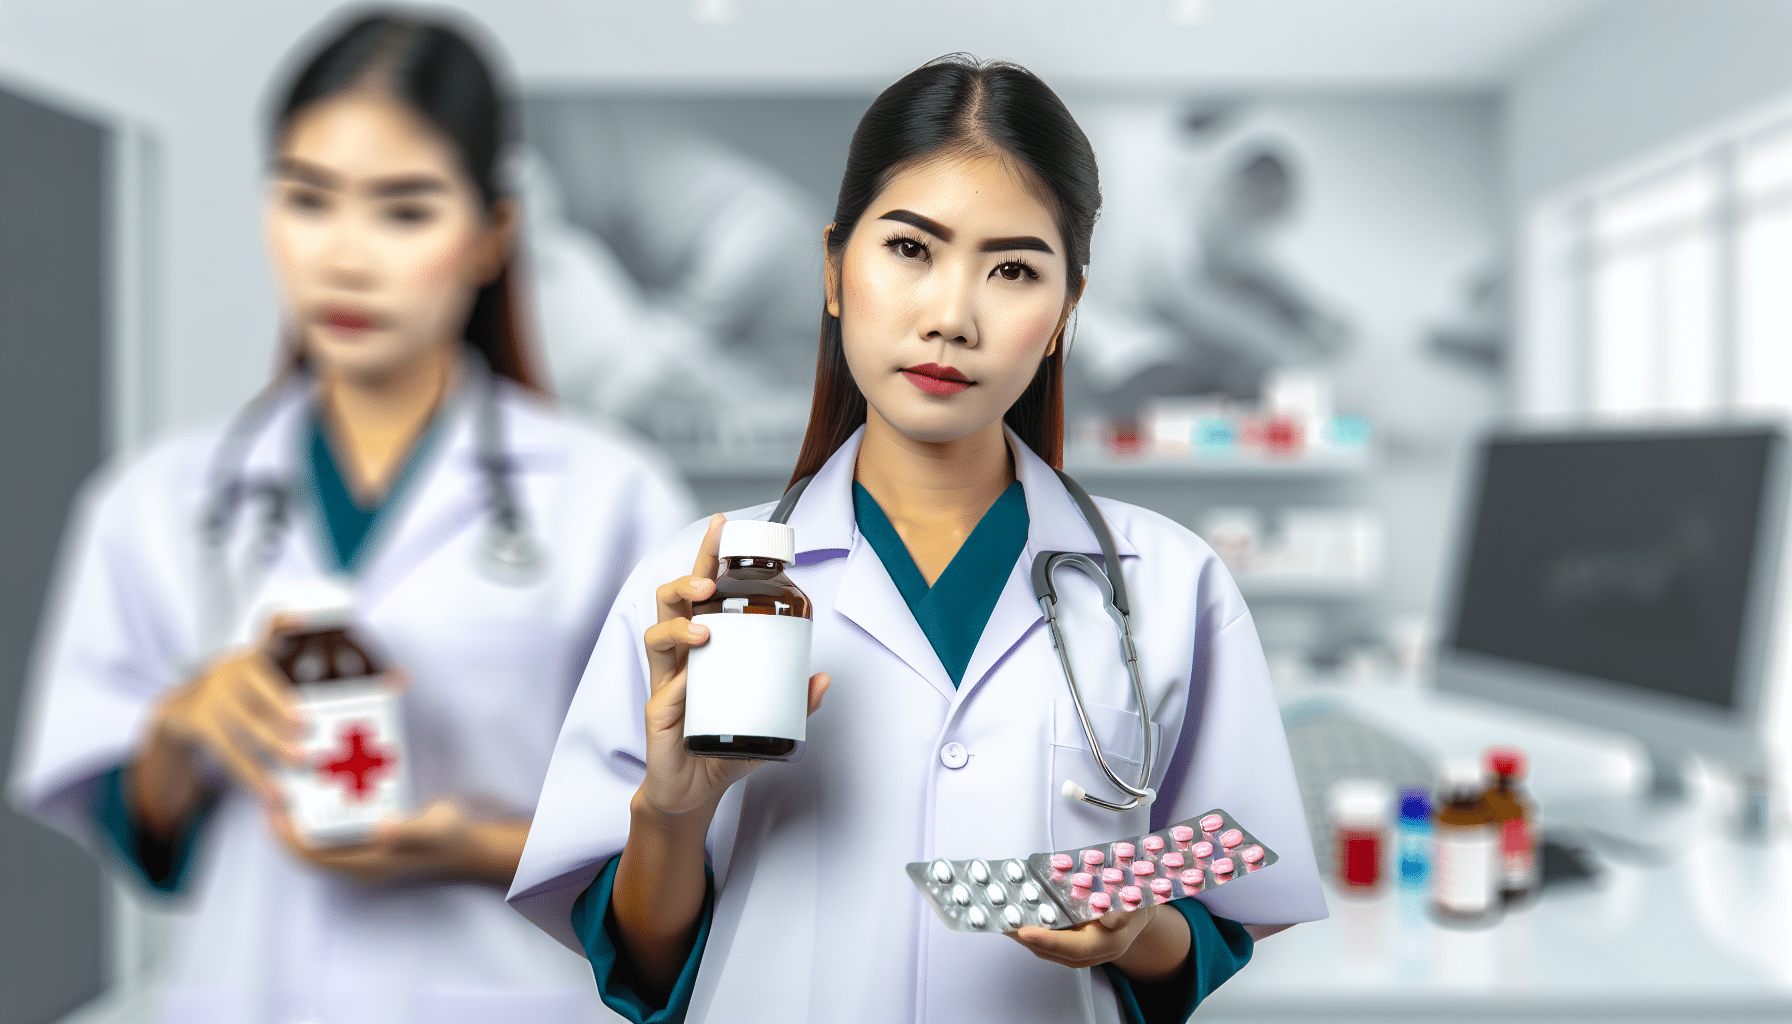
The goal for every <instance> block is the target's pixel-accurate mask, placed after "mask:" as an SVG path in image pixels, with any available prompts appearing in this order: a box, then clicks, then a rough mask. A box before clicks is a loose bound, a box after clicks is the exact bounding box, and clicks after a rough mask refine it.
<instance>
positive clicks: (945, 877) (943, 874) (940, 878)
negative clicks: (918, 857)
mask: <svg viewBox="0 0 1792 1024" xmlns="http://www.w3.org/2000/svg"><path fill="white" fill-rule="evenodd" d="M930 873H931V874H932V875H933V880H934V881H936V882H938V883H940V884H941V885H945V884H947V883H949V882H951V881H952V865H950V864H948V863H946V862H945V861H943V860H936V861H934V862H933V867H932V869H931V871H930Z"/></svg>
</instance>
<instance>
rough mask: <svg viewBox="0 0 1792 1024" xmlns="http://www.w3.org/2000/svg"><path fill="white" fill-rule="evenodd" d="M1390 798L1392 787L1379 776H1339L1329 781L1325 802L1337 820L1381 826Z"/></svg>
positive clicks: (1351, 823)
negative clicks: (1335, 779)
mask: <svg viewBox="0 0 1792 1024" xmlns="http://www.w3.org/2000/svg"><path fill="white" fill-rule="evenodd" d="M1393 800H1394V790H1393V787H1391V786H1389V785H1388V784H1387V783H1385V782H1382V781H1380V780H1379V779H1339V780H1338V781H1337V782H1334V783H1332V785H1331V789H1330V790H1329V791H1328V792H1327V801H1326V802H1327V803H1328V804H1329V805H1330V808H1329V809H1330V811H1331V817H1332V821H1333V822H1334V823H1336V824H1339V825H1350V826H1355V827H1358V828H1380V827H1383V826H1385V825H1387V823H1388V819H1389V816H1390V815H1389V808H1390V805H1391V804H1392V803H1393Z"/></svg>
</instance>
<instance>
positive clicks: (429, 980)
mask: <svg viewBox="0 0 1792 1024" xmlns="http://www.w3.org/2000/svg"><path fill="white" fill-rule="evenodd" d="M304 394H305V389H304V388H302V387H292V388H289V389H288V392H287V393H286V394H285V395H284V396H283V397H282V398H281V400H280V404H279V406H278V409H277V411H276V412H275V413H274V415H273V418H272V419H271V420H269V421H268V424H267V425H266V426H265V427H264V428H263V429H262V430H261V431H260V433H259V434H258V435H257V437H256V439H255V441H254V443H253V444H252V446H251V447H250V448H249V450H248V453H247V456H246V458H245V459H244V461H243V463H242V465H243V474H244V479H246V480H248V481H250V482H255V481H260V480H269V481H278V482H282V483H286V482H290V481H292V480H294V479H295V460H296V459H299V458H302V454H301V453H302V451H303V448H302V446H301V440H302V438H303V437H304V436H305V422H306V419H305V410H306V400H305V398H304ZM451 402H452V404H451V405H450V406H449V407H447V408H446V409H445V410H444V413H443V414H444V415H445V416H447V417H449V419H448V421H447V422H444V423H443V424H441V425H440V427H441V430H440V433H438V435H437V436H436V439H435V443H434V446H433V449H432V450H431V451H430V453H429V454H428V455H427V456H426V458H427V462H426V463H425V464H424V465H423V466H421V467H419V469H420V471H419V472H418V473H417V475H416V476H415V477H414V478H413V479H412V481H411V483H410V487H409V491H408V493H407V494H406V495H405V496H404V498H403V504H402V505H401V506H400V508H399V509H398V510H397V512H398V515H397V516H396V517H395V518H394V520H393V521H392V522H390V523H385V524H382V525H380V526H376V529H380V530H383V531H384V532H383V533H382V534H381V535H379V536H376V537H373V538H370V539H369V543H370V544H374V545H377V547H376V550H375V551H374V552H373V555H372V558H371V559H370V560H369V561H368V563H367V565H366V568H365V569H364V570H363V571H362V573H361V574H360V576H359V578H358V580H357V583H356V588H357V596H358V602H359V607H360V610H361V614H362V617H363V619H364V621H365V623H366V626H367V627H368V629H369V630H370V631H371V632H372V634H373V635H374V637H375V638H376V639H377V641H378V642H379V643H380V645H381V646H382V647H383V648H384V649H385V650H386V651H387V652H388V653H389V654H390V656H391V658H392V661H393V662H394V663H395V664H397V665H399V666H402V667H403V668H404V669H406V670H407V671H408V672H409V675H410V687H409V689H408V691H407V692H406V693H405V695H404V697H403V698H402V700H403V715H404V728H405V730H406V733H407V738H408V742H409V747H410V755H411V762H410V772H411V782H412V786H413V792H414V794H415V798H416V801H417V803H418V805H419V806H421V805H422V804H424V803H426V802H428V801H430V800H432V799H435V798H437V797H443V796H453V797H457V798H459V799H461V800H462V801H464V802H466V803H467V804H468V805H470V806H471V807H472V808H473V810H474V811H475V813H479V812H480V811H486V812H490V813H495V814H502V815H526V814H529V813H530V812H531V811H532V810H533V809H534V807H535V800H536V795H537V793H538V791H539V789H540V786H541V781H542V778H543V775H544V773H545V772H546V770H547V762H548V755H549V752H550V751H551V750H552V746H553V742H554V737H555V735H556V734H557V733H558V732H559V728H560V721H561V718H562V716H563V715H564V713H565V710H566V707H567V703H568V701H569V700H570V699H571V696H572V692H573V689H574V685H575V683H576V680H577V679H578V676H579V672H580V670H581V669H582V667H583V666H584V664H585V661H586V659H587V657H588V655H589V653H590V651H591V646H592V644H593V643H594V642H595V639H596V635H597V632H598V629H599V627H600V626H601V624H602V622H603V621H604V616H605V615H606V614H607V613H608V610H609V607H610V603H611V601H612V600H613V598H614V596H615V594H616V591H617V588H618V587H619V586H620V585H621V583H622V582H623V580H624V579H625V578H626V576H627V574H628V572H629V570H630V569H631V568H632V567H633V566H634V564H635V562H636V560H637V559H638V558H639V557H640V556H641V554H643V553H644V552H646V551H648V550H650V549H651V548H652V547H653V546H654V545H656V544H657V543H659V542H660V541H661V540H663V539H664V538H665V537H666V536H667V535H668V534H669V533H670V532H671V531H672V530H674V529H676V528H677V527H678V526H679V525H682V524H683V523H685V522H687V521H688V520H689V518H690V516H691V514H692V513H691V508H690V502H689V499H688V497H687V496H686V494H685V492H684V491H683V489H682V487H681V486H680V485H679V484H678V483H676V482H675V480H674V478H673V477H672V476H671V475H670V474H668V473H667V472H666V471H665V470H664V469H662V468H660V466H659V465H658V464H657V463H656V462H655V461H654V459H653V457H652V456H650V455H649V454H647V453H646V452H645V451H644V450H643V449H640V448H638V447H636V445H634V444H633V443H632V442H630V441H628V440H627V439H625V438H624V437H622V436H620V435H616V434H612V433H608V432H600V431H598V430H596V429H591V428H587V427H584V426H578V425H575V424H573V423H571V422H568V421H566V420H564V419H561V418H560V417H559V416H558V415H556V414H555V413H554V412H553V411H552V410H551V409H550V408H548V407H547V406H546V405H545V404H544V403H541V402H540V401H539V400H537V399H535V398H533V397H531V396H529V395H528V394H527V393H526V392H525V391H523V390H522V389H521V388H518V387H515V386H512V385H510V384H509V383H508V382H504V383H503V384H502V385H501V390H500V399H499V403H498V410H499V414H500V419H501V421H502V423H503V431H504V434H505V445H504V447H505V450H506V451H507V452H508V453H509V454H510V456H511V458H512V459H513V460H514V466H515V469H514V473H513V476H512V479H513V481H514V483H515V486H516V489H517V494H518V500H519V505H520V507H521V508H522V510H523V511H524V514H525V515H526V516H527V517H528V519H529V521H530V523H531V525H532V529H533V531H534V533H535V536H536V537H537V538H538V539H539V540H540V541H541V542H542V543H543V545H544V547H545V549H546V552H547V558H548V559H549V562H548V569H547V571H546V573H545V575H543V576H542V577H541V578H540V579H539V580H537V581H535V582H533V583H530V584H528V585H522V586H516V585H509V584H506V583H502V582H496V581H494V580H492V579H489V578H488V577H487V576H486V575H485V574H484V573H483V572H482V571H481V564H480V559H479V550H480V545H481V543H482V541H483V540H484V538H485V536H486V533H485V531H486V528H487V525H488V515H487V513H486V507H487V493H486V487H485V478H484V477H483V476H482V475H481V473H480V472H479V471H478V469H477V467H476V463H475V461H474V455H475V452H476V445H475V442H474V434H473V423H472V420H473V416H472V413H473V411H474V408H475V403H474V401H473V400H472V399H471V397H470V395H469V393H468V389H467V388H463V389H461V390H460V391H459V392H458V393H457V394H456V395H455V396H454V397H453V398H452V399H451ZM222 436H223V431H222V429H221V428H219V429H212V430H207V431H204V432H202V433H199V434H197V435H196V436H189V437H185V438H181V439H176V440H174V441H171V442H169V443H165V444H163V445H161V446H159V447H158V448H156V449H155V450H153V451H151V452H150V453H148V454H147V455H146V456H145V457H143V458H142V459H140V460H138V461H136V462H135V463H134V464H132V465H130V466H128V467H125V468H124V469H123V470H122V472H121V473H119V474H117V475H116V476H115V477H113V478H111V479H109V480H105V481H103V482H101V484H99V485H96V486H95V487H94V488H93V489H92V490H91V492H90V494H89V496H88V500H86V501H85V502H84V505H83V508H82V509H81V511H80V512H79V514H78V515H77V517H76V519H75V525H74V528H73V529H72V531H71V534H70V540H69V542H68V550H67V553H66V555H65V559H64V569H63V573H62V579H61V583H60V593H59V594H58V595H57V597H56V599H55V601H54V604H53V612H52V614H51V615H50V617H49V618H48V619H47V620H46V627H45V630H46V631H45V635H44V637H43V640H42V642H41V644H40V650H39V655H38V662H37V668H36V679H35V684H34V686H35V694H34V698H33V703H32V705H31V708H30V710H29V712H28V714H27V716H26V718H25V724H24V726H23V731H22V740H23V742H22V744H21V747H22V752H21V756H20V759H19V761H18V764H17V766H16V771H15V773H14V777H13V780H12V781H13V797H14V799H15V801H16V802H17V803H18V804H20V805H21V806H22V807H24V808H26V809H27V810H28V811H29V812H31V813H33V814H36V815H37V816H39V817H41V818H42V819H44V820H46V821H47V822H49V823H51V824H52V825H54V826H55V827H57V828H59V829H61V830H62V831H64V832H66V833H68V834H69V835H71V836H73V837H75V838H76V839H77V840H79V841H81V842H83V843H85V844H87V845H88V846H90V847H96V848H109V843H108V842H107V841H106V840H105V839H104V838H103V837H99V836H97V835H96V828H95V825H94V823H93V821H92V817H91V814H90V811H89V806H90V804H91V801H92V798H93V790H94V780H95V778H96V777H97V776H99V775H100V774H101V773H103V772H105V771H106V770H107V769H110V768H112V767H113V766H116V765H118V764H120V763H121V762H123V761H124V760H126V759H127V758H128V757H129V756H130V755H131V753H132V751H133V750H134V749H135V747H136V746H137V745H138V742H139V739H140V735H141V731H142V729H143V727H144V723H145V721H146V718H147V716H148V714H149V712H150V710H151V707H152V705H153V703H154V702H155V701H156V699H157V698H158V697H159V696H160V695H161V694H162V693H163V692H164V691H166V690H167V689H168V688H169V687H171V686H174V685H176V684H179V683H181V682H183V681H185V680H186V679H188V678H190V677H191V675H192V673H193V672H194V670H195V668H196V667H198V666H199V665H201V664H202V663H203V662H204V661H206V660H207V659H208V658H209V657H210V656H211V654H212V653H213V652H214V650H215V643H207V642H206V641H204V640H202V637H203V636H204V635H205V633H206V632H207V631H208V628H207V626H206V625H205V623H204V622H203V621H202V620H203V619H204V618H206V616H205V615H204V614H203V613H202V608H201V604H202V602H201V598H200V594H201V580H202V577H201V575H200V574H198V573H197V572H196V566H197V565H198V564H199V561H200V557H201V549H200V542H199V538H198V534H197V526H198V523H199V521H200V512H201V508H202V504H203V502H204V501H205V500H206V498H207V496H208V491H209V488H208V486H207V485H206V480H207V472H208V467H209V464H210V462H211V461H212V455H213V452H214V450H215V449H217V447H218V446H219V443H220V439H221V437H222ZM298 465H300V466H302V465H303V463H299V464H298ZM298 493H303V491H302V490H300V491H299V492H298ZM262 512H263V506H262V505H261V504H260V503H259V502H256V501H251V502H249V503H247V504H245V505H244V506H243V508H242V509H241V511H240V512H239V514H238V515H237V517H236V524H235V528H234V530H233V531H232V536H231V539H230V542H229V544H228V546H227V548H226V550H227V551H228V552H229V556H230V564H231V567H232V570H233V575H234V576H235V577H236V578H238V579H244V580H251V581H255V582H254V585H253V586H252V587H251V588H250V590H249V592H247V593H244V594H242V595H241V596H240V600H238V601H237V602H236V610H235V612H234V614H232V615H231V616H230V618H225V617H222V616H215V617H214V619H215V620H216V621H217V622H218V623H219V628H220V630H221V629H222V628H223V627H224V626H225V625H226V624H227V623H229V622H230V621H231V620H232V619H234V620H235V625H234V628H233V629H232V633H233V635H232V636H231V637H230V638H229V639H230V640H231V642H233V643H243V642H245V641H247V640H248V639H250V636H251V628H252V626H251V620H252V619H253V618H254V610H255V609H256V607H257V604H258V598H259V597H261V596H265V595H267V594H268V593H270V592H271V590H272V589H273V588H278V587H280V586H282V585H283V583H285V584H290V582H291V581H293V580H295V579H302V578H305V577H310V576H313V575H316V574H318V573H319V572H320V571H324V568H323V567H326V566H328V565H329V564H330V563H329V562H328V561H327V560H325V558H324V557H323V556H322V555H321V554H320V552H322V551H323V550H325V549H323V548H322V547H321V546H320V545H321V544H323V543H324V541H323V534H322V532H321V526H320V524H319V523H318V522H317V521H316V520H315V519H314V518H313V516H314V514H315V513H314V510H313V509H311V508H310V507H309V506H308V505H306V506H301V507H300V508H299V509H297V510H295V514H294V515H293V517H292V520H291V522H290V523H289V525H288V526H287V528H286V530H285V531H284V533H283V534H282V535H281V537H280V541H279V546H278V549H277V553H276V554H275V555H274V556H273V558H272V559H271V560H270V561H268V562H267V568H266V571H265V573H264V574H250V573H249V572H248V570H247V569H246V568H245V566H247V565H249V564H250V563H252V562H253V561H254V558H253V554H252V552H253V550H254V545H253V543H252V541H253V538H254V535H255V534H256V533H257V532H258V531H260V530H262V529H263V526H264V522H265V520H264V519H263V515H262ZM196 856H197V858H198V859H197V861H196V863H195V867H194V873H193V875H192V876H190V877H191V878H192V879H193V881H192V882H191V883H190V891H189V892H187V893H186V894H184V895H183V897H182V898H181V899H180V900H179V901H178V902H179V905H181V906H182V907H184V908H185V909H186V910H188V911H190V912H189V913H187V914H185V915H183V917H184V921H183V922H182V924H181V926H180V928H179V932H180V933H181V934H180V936H179V941H180V947H179V949H178V950H177V951H176V953H175V957H174V966H173V968H172V971H171V975H172V976H171V978H170V979H169V980H168V984H167V990H166V994H165V998H164V1000H163V1007H162V1014H163V1016H164V1017H165V1018H166V1019H169V1020H175V1021H181V1022H183V1024H191V1022H207V1021H219V1022H225V1021H228V1022H233V1024H243V1022H255V1024H287V1022H293V1024H296V1022H299V1021H315V1022H324V1021H343V1022H355V1024H366V1022H370V1021H382V1022H385V1021H391V1022H446V1021H478V1022H481V1024H495V1022H502V1021H519V1022H521V1021H528V1022H571V1021H590V1020H594V1019H598V1018H600V1017H602V1016H606V1014H605V1012H604V1011H602V1009H601V1006H600V1004H599V1003H598V1001H597V999H596V993H595V990H594V987H593V984H592V981H591V975H590V969H589V966H588V965H587V964H586V963H585V962H584V961H583V960H582V959H581V958H579V957H575V956H572V955H570V954H568V953H567V952H566V951H565V950H564V949H562V948H561V947H560V946H559V945H557V944H556V943H554V942H553V941H551V940H549V939H547V938H546V937H545V936H543V935H541V934H540V933H539V932H538V931H537V930H536V929H535V928H533V927H532V926H531V925H529V923H528V922H526V921H524V920H522V919H521V918H519V917H518V916H517V915H516V914H515V913H514V912H512V911H511V910H510V908H509V907H507V906H505V905H504V900H503V894H502V892H501V890H498V889H496V888H493V887H491V886H482V885H476V884H470V883H469V884H458V883H457V884H417V885H382V886H363V885H360V884H357V883H355V882H353V881H351V880H348V879H346V878H343V877H341V876H337V875H333V874H330V873H327V872H324V871H320V870H317V869H314V868H311V867H309V866H307V865H305V864H303V863H302V862H300V861H298V860H296V859H295V858H294V857H292V856H291V855H290V854H288V853H287V851H286V850H285V849H284V848H282V847H281V846H280V845H279V844H278V842H277V841H276V840H275V839H274V838H273V837H272V836H271V835H270V834H269V833H268V830H267V828H266V825H265V821H264V818H263V816H262V813H261V811H260V809H259V807H258V805H257V804H256V802H255V801H254V800H253V799H252V798H250V797H248V796H246V795H245V794H244V793H243V792H242V791H240V790H239V789H236V788H235V787H227V788H226V789H225V791H224V794H223V796H222V798H221V800H220V802H219V804H218V806H217V808H216V810H215V811H214V813H213V815H212V817H211V819H210V821H209V822H208V823H207V824H206V826H205V831H204V834H203V838H202V839H201V840H200V842H199V843H198V845H197V852H196Z"/></svg>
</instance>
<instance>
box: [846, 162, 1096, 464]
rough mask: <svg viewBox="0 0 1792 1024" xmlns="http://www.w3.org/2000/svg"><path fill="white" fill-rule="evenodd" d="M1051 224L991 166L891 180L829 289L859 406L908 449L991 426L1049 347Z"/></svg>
mask: <svg viewBox="0 0 1792 1024" xmlns="http://www.w3.org/2000/svg"><path fill="white" fill-rule="evenodd" d="M1064 252H1065V248H1064V242H1063V240H1062V239H1061V238H1060V237H1059V234H1058V226H1057V221H1056V218H1054V217H1053V216H1052V213H1051V211H1050V210H1049V209H1047V208H1046V206H1045V204H1044V203H1043V202H1041V201H1040V199H1039V198H1038V197H1037V196H1036V195H1035V194H1034V189H1032V188H1029V187H1028V184H1027V182H1026V181H1025V180H1023V179H1022V178H1021V177H1020V176H1019V174H1018V173H1017V172H1016V171H1015V170H1013V169H1011V166H1010V162H1009V161H1007V160H1004V159H1001V158H998V157H995V156H984V155H978V156H958V155H954V156H942V157H938V158H935V159H930V160H926V161H923V162H921V163H918V164H916V165H914V166H912V167H909V168H907V169H905V170H903V171H901V172H900V173H898V174H897V175H896V176H895V177H894V178H893V179H891V181H890V184H889V186H888V187H887V188H885V189H884V191H883V192H882V193H880V194H879V195H878V196H877V198H876V199H874V200H872V202H871V205H870V206H868V207H866V209H865V215H864V217H862V218H861V219H860V221H859V223H858V226H857V228H856V229H855V230H854V231H853V234H852V237H851V238H850V239H848V240H847V243H846V249H845V252H844V253H843V255H842V257H841V260H840V266H839V269H838V271H837V272H832V271H831V272H830V274H829V280H828V311H829V312H830V313H832V314H834V315H835V316H837V317H839V318H840V330H841V335H842V338H843V341H844V343H845V353H846V362H847V365H848V366H849V367H850V368H851V370H852V376H853V380H854V381H855V382H857V384H858V386H859V390H860V391H862V392H864V394H865V400H866V401H867V402H868V403H869V404H870V406H871V408H872V409H873V410H875V411H876V413H877V415H878V416H881V417H882V418H883V419H884V420H885V421H887V422H888V423H889V424H890V425H891V426H893V427H895V428H896V429H897V430H898V431H900V432H901V433H902V434H903V435H905V436H907V437H910V438H913V439H915V440H918V441H928V442H943V441H955V440H958V439H960V438H964V437H969V436H970V435H972V434H975V433H977V432H979V431H981V430H984V429H987V428H989V427H990V426H991V425H992V424H995V423H998V422H999V421H1000V420H1001V418H1002V415H1003V414H1004V413H1006V412H1007V411H1008V407H1009V406H1011V405H1013V404H1014V402H1015V400H1016V399H1018V398H1019V397H1020V396H1021V393H1022V392H1024V391H1025V390H1026V389H1027V385H1028V384H1029V383H1031V382H1032V380H1033V374H1034V373H1035V372H1036V371H1037V370H1038V368H1039V363H1040V360H1042V359H1044V358H1045V357H1046V356H1047V355H1048V354H1050V352H1051V351H1052V347H1053V345H1054V344H1055V343H1056V337H1057V334H1058V331H1059V329H1060V328H1061V326H1062V324H1063V322H1064V317H1065V315H1066V312H1067V310H1068V308H1069V303H1068V301H1067V298H1068V296H1067V294H1066V288H1065V284H1066V281H1067V276H1066V275H1067V273H1068V264H1067V262H1066V258H1065V255H1064Z"/></svg>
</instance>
